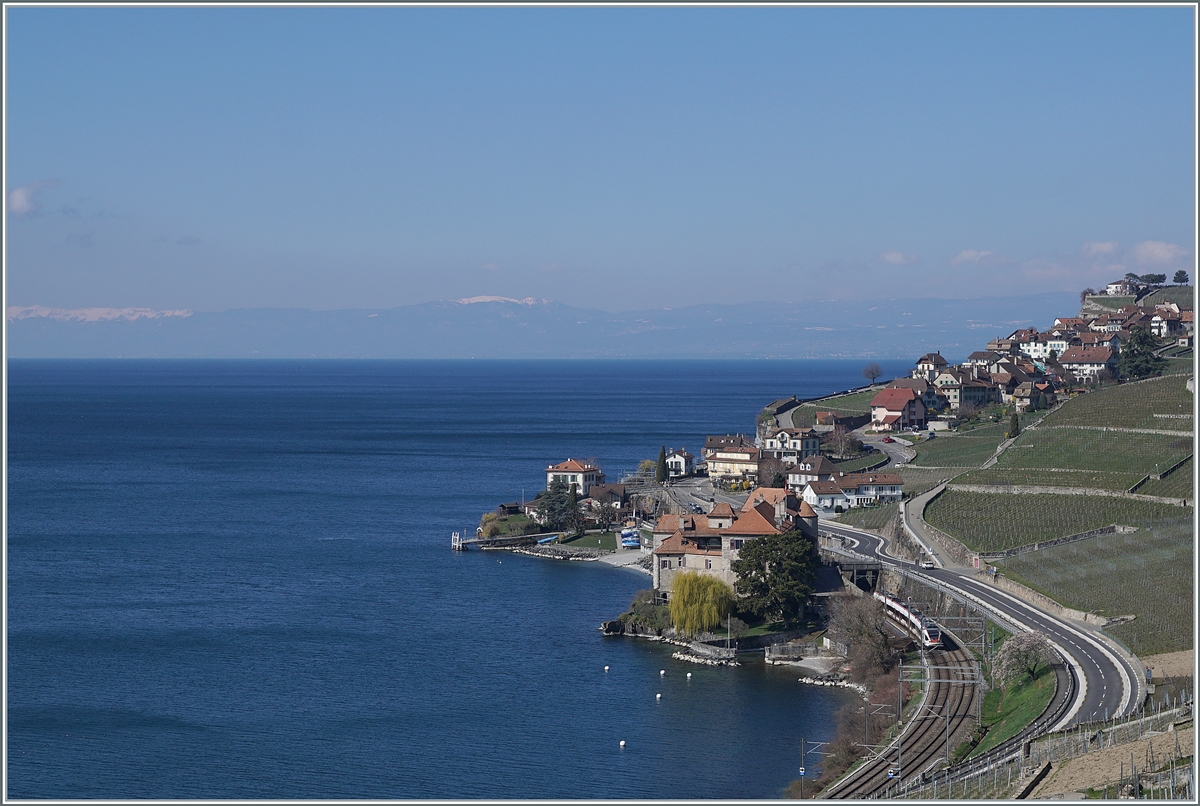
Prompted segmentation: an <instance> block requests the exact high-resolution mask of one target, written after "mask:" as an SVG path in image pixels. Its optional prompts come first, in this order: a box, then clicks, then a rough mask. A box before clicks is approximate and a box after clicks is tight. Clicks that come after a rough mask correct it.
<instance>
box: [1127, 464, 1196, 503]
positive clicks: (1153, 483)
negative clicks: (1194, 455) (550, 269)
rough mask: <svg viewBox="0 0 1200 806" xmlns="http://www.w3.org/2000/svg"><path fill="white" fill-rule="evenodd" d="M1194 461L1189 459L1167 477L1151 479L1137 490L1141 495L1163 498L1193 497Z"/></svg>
mask: <svg viewBox="0 0 1200 806" xmlns="http://www.w3.org/2000/svg"><path fill="white" fill-rule="evenodd" d="M1193 461H1194V460H1193V459H1188V460H1187V461H1186V462H1184V463H1183V464H1182V465H1180V466H1179V468H1178V469H1177V470H1175V471H1174V472H1173V473H1171V475H1169V476H1167V477H1166V478H1165V479H1157V480H1156V479H1150V481H1148V482H1146V483H1145V484H1143V485H1142V486H1141V487H1138V488H1137V492H1138V493H1139V494H1141V495H1157V496H1160V497H1162V498H1191V497H1192V495H1193V489H1192V482H1193V480H1194V476H1193V473H1194V472H1195V470H1194V468H1193V466H1192V463H1193Z"/></svg>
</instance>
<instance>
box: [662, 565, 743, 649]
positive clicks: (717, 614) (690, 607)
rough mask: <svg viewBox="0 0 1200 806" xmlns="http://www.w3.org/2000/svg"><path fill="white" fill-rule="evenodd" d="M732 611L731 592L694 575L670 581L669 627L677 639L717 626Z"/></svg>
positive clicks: (706, 577) (712, 580)
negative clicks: (675, 631)
mask: <svg viewBox="0 0 1200 806" xmlns="http://www.w3.org/2000/svg"><path fill="white" fill-rule="evenodd" d="M732 608H733V588H731V587H729V586H728V585H726V584H725V583H724V582H722V581H721V580H719V579H717V578H716V577H713V576H709V575H707V574H700V573H697V572H695V571H683V572H680V573H677V574H676V575H675V577H674V578H673V579H672V580H671V601H670V613H671V626H673V627H674V628H675V629H676V630H677V631H678V632H679V633H680V634H681V635H699V634H700V633H702V632H705V631H708V630H711V629H713V628H715V627H717V626H719V625H720V624H721V622H722V621H723V620H724V618H725V617H726V616H727V615H729V612H730V610H732Z"/></svg>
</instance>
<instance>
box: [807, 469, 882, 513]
mask: <svg viewBox="0 0 1200 806" xmlns="http://www.w3.org/2000/svg"><path fill="white" fill-rule="evenodd" d="M903 489H904V481H903V480H902V479H901V478H900V475H899V474H897V473H839V474H837V475H836V476H834V477H833V478H832V479H830V480H829V481H810V482H809V483H808V484H807V485H805V487H804V493H803V495H802V498H803V499H804V500H805V501H807V502H808V503H809V505H810V506H812V507H813V509H815V510H817V511H818V512H821V511H825V512H829V511H831V510H834V509H835V508H836V507H838V506H840V507H841V508H842V509H850V508H852V507H863V506H867V507H871V506H878V505H880V504H890V503H892V502H893V501H899V500H900V497H901V494H902V491H903Z"/></svg>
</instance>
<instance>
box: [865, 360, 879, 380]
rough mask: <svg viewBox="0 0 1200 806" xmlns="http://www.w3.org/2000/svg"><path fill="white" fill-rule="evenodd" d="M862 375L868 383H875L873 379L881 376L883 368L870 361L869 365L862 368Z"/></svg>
mask: <svg viewBox="0 0 1200 806" xmlns="http://www.w3.org/2000/svg"><path fill="white" fill-rule="evenodd" d="M862 374H863V377H864V378H866V379H867V380H868V381H870V382H871V383H875V379H876V378H878V377H879V376H880V375H882V374H883V367H881V366H879V365H878V364H876V363H875V362H874V361H872V362H871V363H870V364H867V365H866V366H865V367H863V371H862Z"/></svg>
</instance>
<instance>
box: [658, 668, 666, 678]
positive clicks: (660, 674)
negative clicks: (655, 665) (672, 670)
mask: <svg viewBox="0 0 1200 806" xmlns="http://www.w3.org/2000/svg"><path fill="white" fill-rule="evenodd" d="M666 673H667V670H666V669H659V670H658V676H659V677H662V676H663V675H664V674H666Z"/></svg>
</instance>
